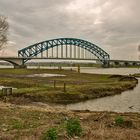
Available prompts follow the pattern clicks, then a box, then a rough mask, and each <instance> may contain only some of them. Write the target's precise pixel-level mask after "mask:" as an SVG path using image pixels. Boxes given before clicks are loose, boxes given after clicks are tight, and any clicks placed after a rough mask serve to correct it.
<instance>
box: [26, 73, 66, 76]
mask: <svg viewBox="0 0 140 140" xmlns="http://www.w3.org/2000/svg"><path fill="white" fill-rule="evenodd" d="M61 76H62V77H63V76H66V75H63V74H48V73H44V74H32V75H27V76H26V77H61Z"/></svg>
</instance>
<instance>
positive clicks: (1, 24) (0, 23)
mask: <svg viewBox="0 0 140 140" xmlns="http://www.w3.org/2000/svg"><path fill="white" fill-rule="evenodd" d="M8 28H9V24H8V22H7V21H6V18H5V17H4V16H0V50H1V49H2V48H3V47H4V46H5V45H6V43H7V32H8Z"/></svg>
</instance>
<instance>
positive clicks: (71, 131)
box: [66, 118, 82, 137]
mask: <svg viewBox="0 0 140 140" xmlns="http://www.w3.org/2000/svg"><path fill="white" fill-rule="evenodd" d="M66 131H67V134H68V136H71V137H74V136H80V135H81V133H82V127H81V125H80V122H79V120H77V119H75V118H71V119H69V120H67V121H66Z"/></svg>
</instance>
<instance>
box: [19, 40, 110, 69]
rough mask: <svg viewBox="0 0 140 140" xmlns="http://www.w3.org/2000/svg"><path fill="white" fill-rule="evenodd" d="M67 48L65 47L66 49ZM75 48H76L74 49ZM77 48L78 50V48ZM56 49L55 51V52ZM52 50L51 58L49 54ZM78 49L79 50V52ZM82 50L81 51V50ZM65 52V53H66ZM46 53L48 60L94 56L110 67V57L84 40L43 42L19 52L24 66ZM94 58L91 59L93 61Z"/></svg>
mask: <svg viewBox="0 0 140 140" xmlns="http://www.w3.org/2000/svg"><path fill="white" fill-rule="evenodd" d="M64 46H65V47H64ZM73 47H74V48H73ZM76 47H77V48H76ZM54 48H55V50H54ZM50 49H51V56H49V54H48V52H49V50H50ZM77 49H78V50H77ZM80 49H81V50H80ZM64 50H65V53H64ZM45 51H46V58H50V57H51V58H56V59H57V58H59V59H60V58H61V59H65V58H69V59H72V58H73V59H75V60H76V59H77V58H78V59H79V58H82V59H86V58H88V57H89V55H90V56H94V57H95V58H96V59H98V60H99V61H100V62H101V63H102V64H103V66H105V67H108V65H109V60H110V55H109V54H108V53H107V52H105V51H104V50H103V49H101V48H100V47H98V46H97V45H95V44H93V43H91V42H88V41H86V40H82V39H76V38H57V39H51V40H47V41H42V42H39V43H36V44H34V45H31V46H28V47H26V48H23V49H21V50H19V51H18V57H22V58H24V62H23V63H24V64H25V63H26V62H27V61H28V60H30V59H31V58H33V57H37V56H38V55H40V54H41V57H42V58H43V53H44V52H45ZM64 55H65V57H64ZM92 59H93V58H91V60H92Z"/></svg>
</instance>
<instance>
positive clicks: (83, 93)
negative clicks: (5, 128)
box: [0, 69, 137, 104]
mask: <svg viewBox="0 0 140 140" xmlns="http://www.w3.org/2000/svg"><path fill="white" fill-rule="evenodd" d="M42 73H51V74H63V75H65V76H64V77H28V76H29V75H31V74H42ZM0 76H1V78H0V85H3V86H11V87H15V88H17V89H16V90H14V92H13V96H12V97H11V98H10V97H9V98H10V99H9V101H15V99H14V98H17V97H18V98H20V97H24V98H28V99H30V100H31V101H41V102H51V103H52V102H53V103H61V104H68V103H72V102H79V101H83V100H87V99H92V98H99V97H103V96H109V95H114V94H116V93H121V92H122V91H125V90H128V89H131V88H133V87H135V86H136V84H137V80H136V79H135V78H134V77H128V76H119V75H117V76H111V75H100V74H86V73H84V74H83V73H77V72H76V71H69V70H56V69H55V70H49V69H0ZM54 81H56V87H55V88H54ZM64 83H66V91H64Z"/></svg>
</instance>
